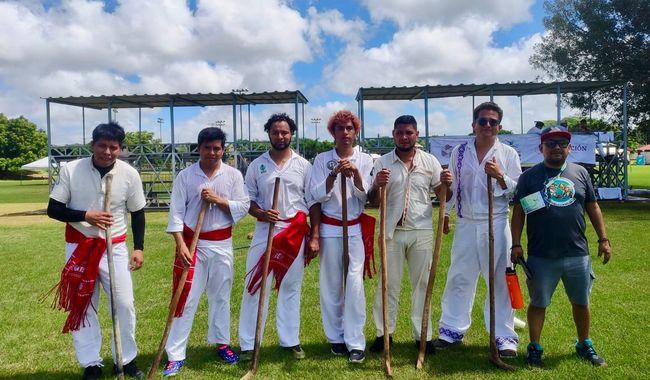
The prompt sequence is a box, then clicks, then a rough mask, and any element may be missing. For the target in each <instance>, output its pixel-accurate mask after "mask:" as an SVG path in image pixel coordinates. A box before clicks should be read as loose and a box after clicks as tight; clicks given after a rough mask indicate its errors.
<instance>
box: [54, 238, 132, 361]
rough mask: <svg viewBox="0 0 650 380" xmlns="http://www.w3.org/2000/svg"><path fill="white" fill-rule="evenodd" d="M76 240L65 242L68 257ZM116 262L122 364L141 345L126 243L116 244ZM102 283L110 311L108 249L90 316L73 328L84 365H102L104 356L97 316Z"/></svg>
mask: <svg viewBox="0 0 650 380" xmlns="http://www.w3.org/2000/svg"><path fill="white" fill-rule="evenodd" d="M76 248H77V244H74V243H66V245H65V256H66V261H67V260H68V259H69V258H70V256H72V252H74V250H75V249H76ZM113 264H114V266H115V307H116V309H117V318H118V321H119V324H120V337H121V338H122V364H127V363H129V362H130V361H131V360H133V359H135V357H136V356H137V355H138V348H137V346H136V344H135V306H134V305H133V283H132V282H131V271H129V251H128V250H127V248H126V244H125V243H117V244H113ZM99 283H101V284H102V288H104V293H106V299H107V303H108V307H109V311H110V307H111V301H110V295H111V287H110V280H109V276H108V259H107V258H106V252H104V254H103V255H102V258H101V260H100V262H99V276H98V278H97V282H96V283H95V291H94V292H93V296H92V299H91V305H90V307H88V311H87V312H86V317H87V318H88V320H87V322H86V326H85V327H81V328H80V329H79V330H77V331H73V332H72V340H73V342H74V350H75V353H76V354H77V360H78V361H79V364H81V366H82V367H84V368H85V367H89V366H93V365H101V364H102V358H101V356H100V355H99V354H100V351H101V348H102V330H101V327H100V326H99V319H98V318H97V310H99V308H98V306H99V286H97V285H98V284H99ZM112 335H113V334H112V329H111V350H112V352H113V362H114V363H115V362H116V359H115V341H114V340H113V336H112Z"/></svg>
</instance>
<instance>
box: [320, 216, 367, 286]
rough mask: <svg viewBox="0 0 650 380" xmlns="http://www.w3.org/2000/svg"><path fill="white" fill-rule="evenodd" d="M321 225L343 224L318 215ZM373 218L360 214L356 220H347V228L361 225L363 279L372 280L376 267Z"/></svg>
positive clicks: (340, 225)
mask: <svg viewBox="0 0 650 380" xmlns="http://www.w3.org/2000/svg"><path fill="white" fill-rule="evenodd" d="M320 221H321V223H325V224H329V225H332V226H339V227H342V226H343V222H342V221H340V220H338V219H335V218H332V217H329V216H327V215H325V214H322V213H321V214H320ZM375 222H376V220H375V218H373V217H372V216H370V215H368V214H366V213H361V215H359V217H358V218H356V219H352V220H348V226H354V225H356V224H361V240H362V241H363V251H364V254H365V259H364V263H363V267H364V270H363V277H364V278H365V277H366V276H368V278H372V275H373V273H377V267H376V266H375Z"/></svg>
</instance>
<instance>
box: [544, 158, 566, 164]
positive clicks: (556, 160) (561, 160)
mask: <svg viewBox="0 0 650 380" xmlns="http://www.w3.org/2000/svg"><path fill="white" fill-rule="evenodd" d="M566 159H567V158H566V157H565V156H562V157H560V158H555V157H553V156H551V157H549V158H547V159H546V163H548V164H551V165H553V166H562V164H564V161H566Z"/></svg>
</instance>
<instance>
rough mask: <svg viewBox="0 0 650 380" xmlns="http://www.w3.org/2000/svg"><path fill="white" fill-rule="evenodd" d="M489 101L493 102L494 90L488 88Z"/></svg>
mask: <svg viewBox="0 0 650 380" xmlns="http://www.w3.org/2000/svg"><path fill="white" fill-rule="evenodd" d="M490 101H491V102H494V89H493V88H492V87H490Z"/></svg>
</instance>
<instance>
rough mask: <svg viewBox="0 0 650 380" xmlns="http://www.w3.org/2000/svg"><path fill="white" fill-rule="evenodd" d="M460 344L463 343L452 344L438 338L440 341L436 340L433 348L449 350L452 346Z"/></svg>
mask: <svg viewBox="0 0 650 380" xmlns="http://www.w3.org/2000/svg"><path fill="white" fill-rule="evenodd" d="M460 342H461V341H457V342H453V343H452V342H447V341H446V340H444V339H440V338H438V339H436V340H434V341H433V343H432V344H433V347H435V348H437V349H439V350H444V349H447V348H449V347H451V346H456V345H459V344H460Z"/></svg>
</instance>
